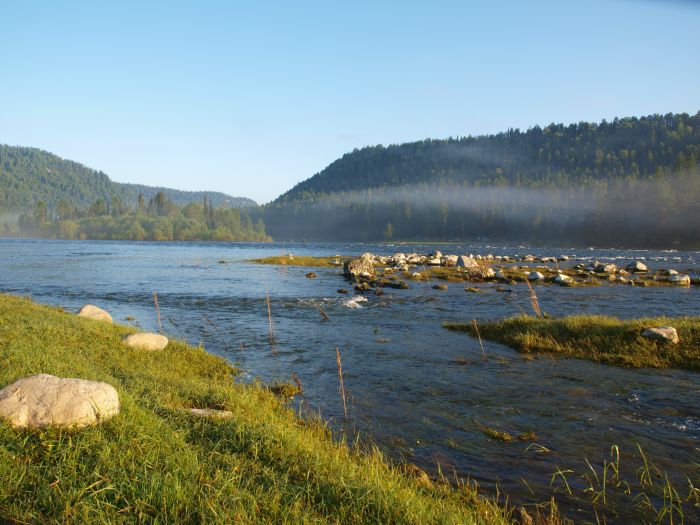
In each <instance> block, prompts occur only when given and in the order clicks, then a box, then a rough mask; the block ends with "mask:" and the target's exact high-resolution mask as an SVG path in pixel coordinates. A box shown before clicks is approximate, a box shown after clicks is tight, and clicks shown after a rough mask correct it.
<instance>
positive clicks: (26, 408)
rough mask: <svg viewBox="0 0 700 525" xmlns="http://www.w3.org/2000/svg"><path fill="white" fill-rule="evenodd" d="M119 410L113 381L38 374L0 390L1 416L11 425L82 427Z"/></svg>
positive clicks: (117, 395)
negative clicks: (103, 381) (104, 381)
mask: <svg viewBox="0 0 700 525" xmlns="http://www.w3.org/2000/svg"><path fill="white" fill-rule="evenodd" d="M118 413H119V394H118V393H117V391H116V390H115V388H114V387H113V386H112V385H109V384H107V383H100V382H98V381H88V380H86V379H74V378H61V377H56V376H52V375H49V374H38V375H34V376H29V377H25V378H22V379H20V380H18V381H16V382H14V383H12V384H11V385H9V386H7V387H5V388H3V389H2V390H0V417H2V418H5V419H7V420H8V421H9V423H10V424H11V425H12V426H13V427H22V428H40V427H46V426H56V427H68V428H71V427H72V428H75V427H85V426H88V425H94V424H95V423H99V422H101V421H106V420H108V419H110V418H112V417H113V416H115V415H117V414H118Z"/></svg>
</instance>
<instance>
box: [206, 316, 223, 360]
mask: <svg viewBox="0 0 700 525" xmlns="http://www.w3.org/2000/svg"><path fill="white" fill-rule="evenodd" d="M202 317H203V318H204V320H205V321H206V322H207V323H209V325H210V326H211V327H212V328H213V329H214V330H216V333H217V334H218V335H219V339H221V343H222V344H223V345H224V350H226V351H227V352H228V345H227V344H226V339H224V336H223V335H222V333H221V331H220V330H219V328H218V327H217V326H216V325H215V324H214V322H213V321H212V320H211V319H209V317H207V316H206V315H203V316H202Z"/></svg>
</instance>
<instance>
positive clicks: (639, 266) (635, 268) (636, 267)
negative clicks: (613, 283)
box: [625, 261, 649, 273]
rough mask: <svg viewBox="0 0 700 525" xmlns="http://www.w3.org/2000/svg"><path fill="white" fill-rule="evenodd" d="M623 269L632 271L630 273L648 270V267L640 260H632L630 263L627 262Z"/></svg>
mask: <svg viewBox="0 0 700 525" xmlns="http://www.w3.org/2000/svg"><path fill="white" fill-rule="evenodd" d="M625 269H626V270H627V271H628V272H632V273H643V272H648V271H649V268H647V265H646V264H644V263H643V262H642V261H634V262H632V263H629V264H628V265H627V266H626V268H625Z"/></svg>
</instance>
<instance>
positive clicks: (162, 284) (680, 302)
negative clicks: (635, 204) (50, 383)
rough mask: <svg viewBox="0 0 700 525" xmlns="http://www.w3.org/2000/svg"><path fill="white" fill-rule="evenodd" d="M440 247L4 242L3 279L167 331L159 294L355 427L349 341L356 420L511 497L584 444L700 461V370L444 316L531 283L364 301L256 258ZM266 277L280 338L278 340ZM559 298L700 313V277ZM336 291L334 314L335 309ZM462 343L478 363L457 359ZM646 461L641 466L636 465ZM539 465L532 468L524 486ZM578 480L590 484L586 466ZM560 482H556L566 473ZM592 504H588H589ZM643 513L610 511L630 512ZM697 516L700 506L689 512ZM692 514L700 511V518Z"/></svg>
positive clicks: (672, 466) (216, 341)
mask: <svg viewBox="0 0 700 525" xmlns="http://www.w3.org/2000/svg"><path fill="white" fill-rule="evenodd" d="M435 248H436V246H415V245H413V246H392V245H379V246H373V245H361V244H350V245H347V244H317V245H314V244H309V245H288V244H259V245H258V244H229V243H130V242H98V241H95V242H93V241H82V242H71V241H38V240H0V291H2V292H10V293H15V294H21V295H29V296H31V297H32V298H34V299H35V300H37V301H39V302H42V303H48V304H54V305H59V306H62V307H64V308H66V309H69V310H74V309H77V308H78V307H80V306H82V305H83V304H84V303H86V302H91V303H94V304H97V305H99V306H101V307H104V308H105V309H106V310H108V311H110V312H111V313H112V315H113V317H114V318H115V321H117V322H121V323H124V324H128V322H127V321H126V320H125V318H126V317H127V316H133V317H134V318H135V321H134V323H136V324H137V325H138V326H140V327H142V328H144V329H148V330H154V329H157V321H156V315H155V309H154V307H153V298H152V294H153V292H154V291H157V293H158V301H159V304H160V309H161V316H162V322H163V328H164V330H165V331H166V332H167V333H168V334H170V335H173V336H176V337H180V338H186V339H187V340H188V341H189V342H191V343H193V344H198V343H203V344H204V345H205V347H206V348H207V350H209V351H211V352H213V353H216V354H219V355H222V356H224V357H226V358H227V359H229V360H230V361H231V362H233V363H234V364H237V365H239V366H240V367H242V368H243V369H244V370H245V372H246V374H245V375H244V377H246V378H249V379H250V378H257V377H259V378H262V379H263V380H264V381H271V380H274V379H289V377H290V375H291V374H292V373H296V374H297V376H298V377H299V378H300V380H301V381H302V383H303V386H304V395H305V396H304V402H305V404H306V406H307V407H312V409H313V410H314V411H316V412H320V413H321V415H322V416H323V417H324V418H327V419H329V420H330V421H331V424H332V425H333V427H334V428H336V429H340V428H342V426H343V425H342V404H341V401H340V398H339V396H338V377H337V369H336V357H335V348H336V347H338V348H339V349H340V352H341V354H342V359H343V369H344V372H345V386H346V388H347V390H348V392H349V394H350V406H349V412H350V422H349V426H350V429H351V430H353V431H356V432H359V433H360V436H361V438H363V437H364V439H366V438H369V437H371V439H372V440H373V441H375V442H376V443H377V444H379V445H380V446H381V447H382V448H383V449H384V450H385V451H387V452H388V453H389V454H390V455H391V456H393V457H395V458H398V457H403V458H405V459H407V460H408V461H411V462H413V463H416V464H417V465H419V466H422V467H424V468H426V469H428V470H430V471H431V472H436V471H437V468H438V464H439V466H440V469H441V470H442V472H443V473H445V474H446V475H448V476H449V477H451V476H452V475H453V474H454V473H456V475H458V476H460V477H471V479H474V480H476V481H477V482H478V483H479V484H480V485H481V486H483V487H486V488H487V489H489V490H495V488H496V487H499V488H500V490H501V491H502V492H503V493H507V494H508V495H509V496H510V499H511V501H513V500H516V501H523V502H541V501H544V500H546V499H548V495H549V494H550V493H551V492H552V488H551V487H550V479H551V477H552V474H553V472H554V471H555V469H556V466H559V467H561V468H562V469H564V468H573V469H574V470H576V472H583V471H584V470H585V469H586V468H587V467H586V465H585V463H584V458H588V459H589V460H590V461H591V463H593V464H594V465H602V462H603V460H604V459H607V458H609V449H610V446H611V445H613V444H617V445H619V446H620V448H621V452H622V458H623V459H622V463H623V464H629V465H630V466H631V465H632V462H633V460H632V459H631V457H630V456H631V455H632V454H633V453H636V450H637V449H636V444H637V443H639V444H640V445H641V446H642V447H643V449H644V451H645V452H646V453H647V455H648V456H649V457H650V458H652V459H653V460H654V461H655V463H656V464H657V465H658V466H659V467H660V468H663V469H668V470H670V471H672V472H673V473H674V476H676V477H677V478H678V479H680V480H682V476H683V475H687V474H690V473H697V472H698V469H697V466H693V463H698V462H700V403H699V401H700V375H698V374H697V373H691V372H683V371H675V370H672V371H669V370H646V369H642V370H627V369H621V368H615V367H609V366H603V365H598V364H595V363H590V362H586V361H578V360H553V359H549V358H542V359H535V360H528V359H525V358H523V356H521V355H519V354H517V353H516V352H514V351H512V350H510V349H508V348H506V347H503V346H501V345H498V344H493V343H488V342H484V347H485V351H486V353H487V354H489V355H490V356H491V357H490V358H489V359H488V360H486V361H482V360H481V359H480V357H481V349H480V347H479V343H478V341H476V340H474V339H472V338H470V337H468V336H466V335H465V334H460V333H454V332H450V331H448V330H445V329H443V328H442V327H441V324H442V323H443V322H444V321H449V320H452V321H468V320H471V319H473V318H476V319H479V320H486V319H494V318H500V317H504V316H509V315H513V314H517V313H520V312H529V311H530V310H531V306H530V302H529V296H528V291H527V288H526V287H524V285H519V286H511V287H510V288H511V289H512V290H513V291H514V293H498V292H496V291H495V285H477V286H478V287H480V288H483V291H484V293H480V294H474V293H465V292H464V289H463V288H464V285H460V284H450V287H449V290H448V291H438V290H433V289H432V288H431V286H430V285H429V284H428V283H420V282H416V283H411V289H410V290H391V289H385V293H384V295H382V296H374V295H368V296H367V299H368V300H367V301H366V302H360V301H357V302H354V303H349V302H348V301H349V300H351V299H352V295H350V296H343V295H339V294H338V293H337V292H336V290H337V289H338V288H340V287H346V288H348V289H351V287H350V286H349V285H348V284H347V283H345V282H344V281H343V278H342V276H341V275H340V272H339V270H337V269H332V268H329V269H317V270H315V272H316V274H317V276H318V277H317V278H316V279H307V278H305V276H304V275H305V274H306V272H308V269H306V268H293V267H286V268H283V267H275V266H263V265H255V264H250V263H248V262H246V261H248V260H249V259H253V258H259V257H266V256H270V255H280V254H286V253H288V252H292V253H294V254H295V255H335V254H343V255H346V254H347V255H351V254H359V253H362V252H364V251H372V252H373V253H377V254H391V253H394V252H396V251H411V252H412V251H418V252H429V251H432V250H434V249H435ZM437 248H439V249H441V250H442V251H443V252H446V253H470V252H471V253H482V254H486V253H493V254H495V255H498V254H504V255H505V254H507V255H511V256H512V255H515V254H521V255H524V254H526V253H533V254H535V255H560V254H567V255H574V254H577V255H578V256H579V258H585V259H591V258H596V259H599V260H606V259H610V260H615V261H616V262H617V263H618V264H620V265H622V264H624V263H625V261H628V260H632V259H635V258H645V259H646V262H647V264H648V265H649V266H651V267H652V268H656V267H663V268H669V267H674V268H678V269H689V268H695V267H696V261H697V260H699V259H700V254H699V253H698V252H645V251H621V250H590V249H575V250H574V249H571V250H562V249H560V248H559V249H542V248H541V249H537V248H525V247H518V246H510V247H493V246H491V247H487V246H469V245H464V246H454V245H452V246H447V245H445V246H437ZM266 292H269V295H270V300H271V310H272V318H273V323H274V331H275V335H276V348H275V349H274V350H273V349H272V348H271V346H270V342H269V338H268V330H269V325H268V317H267V306H266V301H265V295H266ZM537 294H538V296H539V301H540V305H541V307H542V309H543V310H544V311H546V312H548V313H550V314H553V315H565V314H573V313H582V312H588V313H602V314H611V315H616V316H619V317H625V318H632V317H639V316H647V315H649V316H651V315H669V316H676V315H698V310H699V307H700V289H698V288H697V287H692V288H668V287H660V288H642V287H625V286H619V285H618V286H600V287H591V288H559V287H553V286H540V287H537ZM318 306H321V307H322V308H323V310H324V311H325V312H326V313H327V315H328V317H329V320H328V321H324V322H322V321H321V315H320V313H319V311H318V308H317V307H318ZM461 356H463V357H464V358H466V359H467V360H468V361H469V364H458V363H457V362H456V360H457V359H458V358H459V357H461ZM484 426H487V427H494V428H496V429H499V430H505V431H507V432H509V433H511V434H513V435H515V434H518V433H521V432H535V433H536V434H537V439H536V442H537V443H538V444H541V445H543V446H546V447H547V449H549V450H550V452H549V453H538V452H536V451H535V448H533V447H531V448H529V449H528V445H529V442H524V441H518V440H515V441H513V442H509V443H503V442H501V441H498V440H494V439H492V438H489V437H487V436H486V435H485V434H484V433H483V432H482V431H481V430H480V428H483V427H484ZM636 466H638V464H637V463H635V464H634V467H636ZM523 480H526V481H527V485H529V487H530V488H531V489H532V490H533V491H534V494H532V493H531V492H530V489H529V488H528V487H527V486H526V485H525V483H524V482H523ZM570 483H571V484H572V485H576V484H581V483H582V481H581V480H578V481H576V479H575V476H572V479H570ZM555 485H556V483H555ZM558 497H559V498H560V499H561V502H562V504H563V507H564V509H565V510H566V511H567V513H568V514H569V515H570V516H572V517H579V518H584V519H591V512H590V509H589V508H588V507H586V505H583V504H581V503H580V502H578V501H573V500H571V499H570V498H567V497H566V496H565V495H564V494H559V495H558ZM579 508H581V510H579ZM631 516H634V514H630V513H629V512H628V511H626V510H623V511H622V514H620V515H619V516H617V518H615V516H612V517H609V519H608V522H609V523H613V522H615V520H616V519H619V520H621V521H620V522H624V521H626V520H629V519H631ZM686 518H687V520H686V522H688V523H690V522H693V520H694V519H697V520H698V521H700V513H699V514H698V516H697V518H696V517H694V516H687V517H686ZM688 518H690V519H689V521H688Z"/></svg>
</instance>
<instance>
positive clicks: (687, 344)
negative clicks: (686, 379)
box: [444, 315, 700, 371]
mask: <svg viewBox="0 0 700 525" xmlns="http://www.w3.org/2000/svg"><path fill="white" fill-rule="evenodd" d="M444 326H445V328H448V329H450V330H457V331H463V332H468V333H469V334H470V335H473V336H476V333H475V331H474V327H473V326H472V324H471V323H445V324H444ZM654 326H673V327H675V328H676V329H677V330H678V336H679V338H680V343H679V344H677V345H673V344H667V343H662V342H656V341H653V340H649V339H647V338H644V337H642V336H641V333H642V331H643V330H644V329H645V328H651V327H654ZM479 332H480V333H481V337H482V338H484V339H488V340H491V341H496V342H498V343H502V344H505V345H508V346H510V347H512V348H514V349H516V350H518V351H519V352H524V353H526V354H537V353H541V354H554V355H559V356H562V357H574V358H578V359H588V360H591V361H596V362H600V363H605V364H609V365H616V366H623V367H631V368H640V367H650V368H682V369H686V370H696V371H700V317H679V318H668V317H656V318H645V319H635V320H620V319H617V318H615V317H606V316H599V315H576V316H570V317H563V318H555V319H548V318H544V319H540V318H536V317H529V316H518V317H512V318H509V319H505V320H501V321H492V322H482V323H479Z"/></svg>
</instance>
